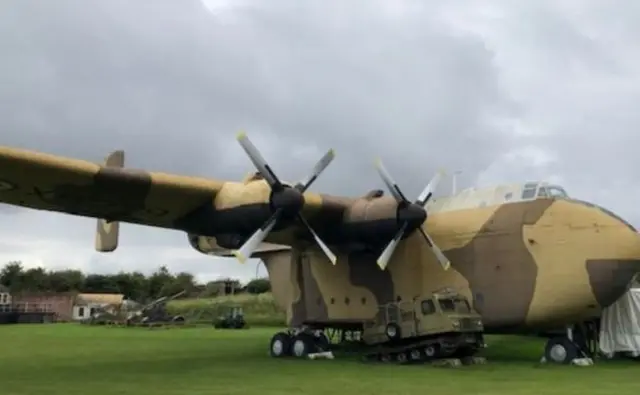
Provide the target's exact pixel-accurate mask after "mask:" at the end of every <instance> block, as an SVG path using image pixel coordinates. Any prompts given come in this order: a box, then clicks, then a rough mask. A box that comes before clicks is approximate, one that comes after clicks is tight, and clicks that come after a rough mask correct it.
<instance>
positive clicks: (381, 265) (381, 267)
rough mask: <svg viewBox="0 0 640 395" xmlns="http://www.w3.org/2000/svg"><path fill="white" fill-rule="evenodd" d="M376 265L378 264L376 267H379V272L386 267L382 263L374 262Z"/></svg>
mask: <svg viewBox="0 0 640 395" xmlns="http://www.w3.org/2000/svg"><path fill="white" fill-rule="evenodd" d="M376 263H377V264H378V266H379V267H380V270H384V268H385V267H386V266H387V265H385V264H384V263H382V262H380V261H376Z"/></svg>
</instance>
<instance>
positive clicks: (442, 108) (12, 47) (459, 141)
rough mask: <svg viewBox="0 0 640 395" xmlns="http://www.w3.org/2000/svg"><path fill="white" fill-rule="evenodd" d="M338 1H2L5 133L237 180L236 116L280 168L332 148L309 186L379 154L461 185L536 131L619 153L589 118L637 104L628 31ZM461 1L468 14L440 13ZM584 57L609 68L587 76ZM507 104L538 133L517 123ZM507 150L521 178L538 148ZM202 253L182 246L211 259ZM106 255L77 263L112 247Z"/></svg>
mask: <svg viewBox="0 0 640 395" xmlns="http://www.w3.org/2000/svg"><path fill="white" fill-rule="evenodd" d="M327 1H328V0H325V1H323V2H319V1H316V2H291V1H284V0H273V1H270V2H268V4H267V3H260V2H257V1H253V2H246V1H245V2H242V4H241V6H238V7H236V8H233V6H230V8H229V9H227V10H226V11H223V12H222V13H221V14H219V15H217V16H216V15H212V14H211V13H210V12H208V11H207V10H206V9H205V7H203V5H202V4H201V3H200V2H199V1H170V0H164V1H162V0H156V1H145V2H132V1H124V0H102V1H98V0H95V1H91V2H88V1H86V0H85V1H80V0H58V1H56V2H37V3H36V2H34V1H27V0H20V1H18V0H11V1H5V2H4V3H3V12H2V13H0V51H2V52H3V62H1V63H0V86H2V89H0V130H2V134H1V141H0V143H1V144H6V145H12V146H19V147H25V148H31V149H37V150H42V151H47V152H52V153H57V154H61V155H70V156H74V157H80V158H85V159H89V160H95V161H99V160H102V158H103V157H104V156H105V155H106V154H107V153H108V152H110V151H112V150H114V149H120V148H123V149H125V150H126V151H127V162H128V163H127V164H128V165H129V166H132V167H139V168H140V167H141V168H149V169H153V170H162V171H168V172H175V173H181V174H189V175H200V176H206V177H214V178H222V179H240V178H241V177H243V176H244V174H245V173H246V172H247V171H252V170H253V167H252V165H251V162H250V161H249V160H248V158H246V156H245V154H244V152H243V151H242V150H241V149H240V147H239V146H238V145H237V143H236V142H235V141H234V136H235V133H236V132H237V130H238V129H245V130H247V132H248V133H249V136H250V137H251V139H252V140H253V141H254V143H255V144H256V145H257V146H258V147H259V148H260V149H261V150H262V151H263V154H264V156H265V157H266V158H267V159H268V160H269V161H270V162H272V165H273V167H274V168H275V169H276V170H277V172H278V173H279V174H281V175H282V177H283V178H286V179H291V180H296V179H298V178H300V177H302V176H304V175H305V173H306V172H307V171H309V169H310V168H311V166H312V165H313V164H314V162H315V161H316V160H317V159H318V158H319V157H320V156H321V155H322V153H323V152H324V151H325V150H326V149H328V148H335V149H336V151H337V157H336V160H335V161H334V163H333V164H332V165H331V166H330V168H329V169H328V170H327V172H326V174H323V175H322V177H321V178H320V179H319V180H318V182H317V184H316V185H315V186H314V188H313V189H314V190H317V191H318V190H321V191H327V192H331V193H336V194H348V195H357V194H363V193H365V192H366V191H368V190H369V189H372V188H382V187H383V185H382V182H381V181H380V180H379V178H378V176H377V175H376V173H375V170H374V168H373V159H374V158H375V157H376V156H381V157H382V159H383V160H384V161H385V164H386V165H387V167H388V169H389V170H390V172H391V173H392V174H393V175H394V176H395V177H396V178H397V181H398V182H399V183H400V185H401V186H402V188H403V189H404V190H405V192H406V193H407V194H408V195H413V196H414V195H416V194H417V193H418V192H419V191H420V189H422V187H423V186H424V185H426V183H427V182H428V181H429V179H430V178H431V177H432V175H433V173H434V172H435V170H436V169H437V168H439V167H445V168H447V169H449V170H454V169H457V170H463V173H462V174H461V176H460V177H459V185H461V186H467V185H469V184H471V183H472V182H474V181H475V180H476V178H477V177H478V176H479V175H480V173H482V172H483V171H484V170H485V169H487V168H488V167H489V166H490V165H491V164H492V163H493V162H495V161H496V160H498V159H500V158H501V157H502V156H503V155H504V154H506V153H509V152H512V151H513V150H514V149H516V148H522V147H525V146H527V145H534V146H536V147H538V148H540V149H545V150H546V151H552V152H555V153H557V154H558V157H559V158H560V160H559V161H558V162H552V164H545V165H544V166H546V167H540V166H538V167H536V169H538V170H537V173H535V174H536V175H539V176H540V177H548V176H551V175H556V174H557V175H560V176H562V177H563V178H564V179H573V180H578V179H579V178H576V177H578V175H579V172H580V171H582V170H583V169H584V168H585V166H588V165H589V164H590V163H591V164H593V160H590V159H589V158H590V157H591V156H590V155H591V154H588V152H589V151H588V149H591V150H595V149H596V148H598V150H599V152H600V155H605V157H606V158H608V159H607V160H611V158H612V157H613V156H615V155H616V154H615V152H616V151H615V147H616V146H615V144H614V143H613V142H611V143H607V142H602V141H599V140H589V138H587V137H585V136H590V135H598V133H599V130H601V129H602V128H603V127H604V126H605V125H608V124H609V125H610V122H611V121H612V120H614V121H617V123H615V125H616V127H617V128H618V129H619V130H622V129H624V130H625V131H627V130H629V126H628V124H629V123H631V122H635V121H636V115H635V114H632V111H631V110H632V109H633V107H632V106H631V105H630V103H631V102H632V99H634V98H635V95H636V93H637V90H633V89H631V90H629V91H628V96H624V95H623V94H621V93H620V92H621V90H622V88H620V89H618V90H617V91H616V93H615V95H612V94H611V92H609V96H615V97H607V89H608V87H609V86H610V82H611V78H613V77H611V75H613V74H615V73H619V74H622V73H623V72H627V73H629V71H628V70H629V63H625V61H623V60H621V59H620V56H619V55H620V52H619V48H621V47H620V46H617V47H616V48H613V47H612V46H611V45H607V42H606V41H602V40H601V41H598V39H595V38H593V37H592V35H590V30H589V29H588V28H590V27H591V25H588V26H587V25H585V24H584V23H582V22H581V20H579V19H576V18H575V17H574V16H573V14H572V13H570V12H568V11H565V10H559V9H558V8H557V7H555V6H554V5H553V4H551V3H540V5H537V6H535V7H524V6H523V8H521V9H520V11H518V10H517V9H516V8H517V7H515V6H514V5H511V4H512V3H507V2H494V6H495V7H498V6H499V7H498V8H501V9H505V10H507V11H508V12H507V11H505V12H506V14H507V15H508V16H509V17H511V18H512V19H504V20H503V22H502V23H496V22H495V20H494V21H493V22H492V23H485V22H486V21H487V19H486V17H485V16H484V14H482V13H481V12H480V11H478V9H474V8H473V5H472V3H468V4H466V5H465V3H460V5H455V6H454V5H451V4H449V3H448V4H449V5H442V4H440V3H437V2H424V3H412V6H411V8H408V9H407V8H404V7H408V6H407V4H409V3H408V2H401V1H398V2H393V5H390V4H391V3H388V2H378V1H353V2H342V1H341V2H338V1H337V0H331V1H329V2H327ZM496 4H497V5H496ZM445 11H446V12H445ZM447 13H448V14H447ZM465 13H466V14H468V15H467V16H468V17H469V18H470V23H454V22H455V21H454V22H452V21H451V20H450V19H447V18H445V14H446V15H449V14H451V15H454V16H456V17H459V16H460V15H463V14H465ZM527 18H528V19H527ZM454 19H455V18H454ZM611 20H612V21H613V19H611ZM482 23H484V25H482V26H485V27H484V28H478V29H479V30H478V29H476V25H478V24H482ZM611 23H613V22H611ZM486 26H488V27H486ZM545 26H546V27H545ZM625 26H628V28H629V29H631V25H629V24H626V25H625ZM474 29H476V30H474ZM483 29H484V30H483ZM572 64H579V65H580V64H582V65H589V67H584V68H579V69H578V70H579V71H578V72H574V71H572V70H575V69H573V68H571V67H570V66H571V65H572ZM581 73H582V74H581ZM593 75H598V76H603V75H606V76H608V77H607V78H604V77H603V79H602V80H600V81H601V85H596V84H591V85H588V86H589V88H587V85H585V84H583V85H580V86H578V84H579V83H580V82H583V83H584V82H585V81H592V82H593V81H594V79H593V78H591V79H590V78H589V77H590V76H591V77H592V76H593ZM572 84H573V85H572ZM514 98H515V99H514ZM586 98H589V99H591V100H587V99H586ZM516 99H517V100H516ZM605 109H606V110H605ZM587 115H588V116H589V118H588V119H589V121H586V120H585V119H587V118H585V117H586V116H587ZM513 119H517V120H519V122H520V123H521V124H524V125H525V126H526V128H527V129H528V130H531V129H535V130H538V131H540V130H542V131H545V132H546V133H547V135H546V136H545V135H542V136H541V135H539V134H537V135H536V136H520V135H518V134H517V133H515V131H516V130H515V129H517V128H516V126H514V125H517V123H516V122H512V121H513ZM636 124H637V123H636ZM623 125H624V127H623ZM550 133H555V134H554V136H556V137H550ZM578 133H580V134H578ZM620 133H623V132H622V131H621V132H620ZM578 136H581V137H579V138H578ZM636 136H637V134H636ZM634 138H635V139H637V137H628V138H627V140H626V141H627V142H628V143H629V145H628V147H625V148H623V149H624V150H625V151H624V154H625V155H627V154H630V153H631V152H632V150H633V149H632V145H633V144H635V143H637V141H636V140H634ZM576 141H579V144H580V145H581V146H582V147H586V148H584V149H583V150H576V149H575V147H576V144H577V143H576ZM590 141H593V142H590ZM636 146H637V144H636ZM573 151H576V152H573ZM574 157H575V158H578V160H575V161H574V160H573V158H574ZM569 158H571V160H569ZM509 163H511V165H510V166H511V167H509V173H505V172H502V173H501V170H500V167H499V166H497V167H496V166H494V167H493V168H492V169H493V178H494V179H495V180H497V181H498V182H500V181H502V180H504V179H506V178H509V179H517V178H518V177H520V178H522V179H529V176H530V175H531V173H528V172H529V171H530V170H531V168H532V166H533V165H531V159H530V158H529V159H527V158H525V159H522V161H521V163H520V164H521V165H522V166H520V167H518V163H517V162H515V163H514V162H509ZM627 168H628V167H627ZM518 169H520V170H518ZM626 171H627V172H628V174H629V177H631V176H632V174H635V173H633V172H632V171H631V170H626ZM598 174H600V175H599V176H597V177H596V179H598V180H600V181H602V180H603V179H604V177H605V174H606V173H605V172H600V173H598ZM579 182H585V183H586V182H587V181H585V180H581V181H579ZM449 185H450V183H449V181H448V180H446V181H444V182H443V184H442V188H443V189H444V192H448V191H449ZM572 186H575V185H572ZM440 192H441V193H442V192H443V190H441V191H440ZM11 217H12V218H13V219H12V220H13V221H17V222H20V221H23V222H22V225H20V227H21V228H23V229H25V232H27V231H26V229H35V228H37V229H38V232H37V237H41V238H43V237H47V236H46V234H48V233H47V232H49V233H51V236H50V237H52V238H56V237H61V238H62V237H63V236H62V235H68V234H76V235H82V236H81V237H80V236H78V237H80V238H81V240H82V242H81V243H82V244H80V243H79V244H77V245H74V246H75V247H78V248H81V249H82V251H85V252H87V251H90V250H91V248H92V245H93V233H92V232H93V229H94V223H93V221H89V220H86V221H85V220H76V219H69V218H68V217H66V216H61V215H59V216H57V217H56V218H59V220H56V221H60V222H59V223H58V222H55V223H54V221H53V220H45V222H46V223H48V224H49V225H48V227H47V226H44V225H43V222H42V221H43V220H42V219H41V218H44V217H42V216H41V213H34V214H33V215H32V214H29V215H25V216H22V215H21V216H15V215H14V216H11ZM18 218H22V219H18ZM46 218H53V217H49V216H48V215H46ZM63 224H66V225H63ZM62 226H67V228H65V231H64V232H61V231H60V230H59V229H60V228H61V227H62ZM125 229H126V230H123V240H122V244H121V245H122V246H124V245H126V244H128V245H130V246H137V245H143V244H144V245H148V246H151V245H153V246H155V247H153V248H156V249H157V251H161V249H162V248H163V247H167V248H168V247H169V246H171V247H172V246H180V247H182V248H185V249H187V250H188V249H189V247H188V245H187V244H186V238H185V236H184V235H182V234H178V233H175V232H162V231H152V230H149V229H145V228H141V227H133V226H126V227H125ZM4 232H5V230H4V229H3V233H4ZM6 232H8V230H7V231H6ZM27 234H28V235H31V236H33V235H34V234H36V232H34V231H29V232H27ZM125 234H126V237H125ZM34 237H35V236H34ZM79 246H82V247H79ZM75 247H74V248H75ZM122 248H123V250H122V251H121V250H119V251H118V253H116V255H113V256H115V257H118V258H117V259H124V258H122V257H123V255H124V254H125V252H124V251H129V250H126V248H127V247H122ZM79 254H80V253H79ZM82 254H84V252H83V253H82ZM193 254H194V255H193V260H192V258H191V257H189V258H188V262H187V261H185V260H181V259H182V258H180V259H178V258H176V259H175V261H176V262H178V261H179V262H182V263H183V264H184V265H186V267H190V268H191V267H192V268H193V270H197V268H198V267H205V265H210V264H211V258H207V257H200V256H198V255H197V253H196V252H195V251H194V252H193ZM79 256H80V255H79ZM82 256H84V255H82ZM113 256H109V258H103V257H105V256H100V257H101V258H95V259H96V260H95V261H92V262H91V263H86V264H90V265H92V266H91V267H96V265H105V267H106V266H108V265H112V266H113V265H114V262H115V259H116V258H113ZM159 256H161V254H160V255H159ZM83 259H84V258H83ZM103 259H109V262H110V263H109V262H107V261H104V260H103ZM159 259H160V258H159ZM185 259H186V258H185ZM128 262H129V261H128ZM225 262H227V261H225ZM132 264H135V265H142V266H146V267H148V266H149V263H142V262H140V263H132ZM225 267H227V266H225ZM228 267H229V270H236V269H235V268H236V265H233V264H231V265H228ZM203 270H204V269H203ZM215 270H217V269H215Z"/></svg>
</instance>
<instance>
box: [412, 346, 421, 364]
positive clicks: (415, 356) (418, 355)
mask: <svg viewBox="0 0 640 395" xmlns="http://www.w3.org/2000/svg"><path fill="white" fill-rule="evenodd" d="M421 358H422V353H421V352H420V350H418V349H417V348H416V349H413V350H411V352H409V359H411V360H412V361H419V360H420V359H421Z"/></svg>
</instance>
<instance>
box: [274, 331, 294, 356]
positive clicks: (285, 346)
mask: <svg viewBox="0 0 640 395" xmlns="http://www.w3.org/2000/svg"><path fill="white" fill-rule="evenodd" d="M269 353H270V354H271V356H272V357H274V358H282V357H286V356H289V355H291V336H289V335H288V334H286V333H284V332H278V333H276V334H275V335H273V337H272V338H271V343H270V347H269Z"/></svg>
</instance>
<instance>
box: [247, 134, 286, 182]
mask: <svg viewBox="0 0 640 395" xmlns="http://www.w3.org/2000/svg"><path fill="white" fill-rule="evenodd" d="M237 139H238V142H239V143H240V145H241V146H242V148H243V149H244V151H245V152H246V153H247V155H248V156H249V159H251V162H253V164H254V166H255V167H256V169H258V171H259V172H260V174H261V175H262V177H264V179H265V180H266V181H267V183H269V185H270V186H271V188H272V189H279V188H281V187H282V184H281V183H280V180H279V179H278V177H277V176H276V173H275V172H274V171H273V170H272V169H271V167H270V166H269V164H268V163H267V161H266V160H264V158H263V157H262V155H261V154H260V151H258V149H257V148H256V147H255V146H254V145H253V143H251V140H249V137H247V134H246V133H245V132H240V133H238V136H237Z"/></svg>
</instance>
